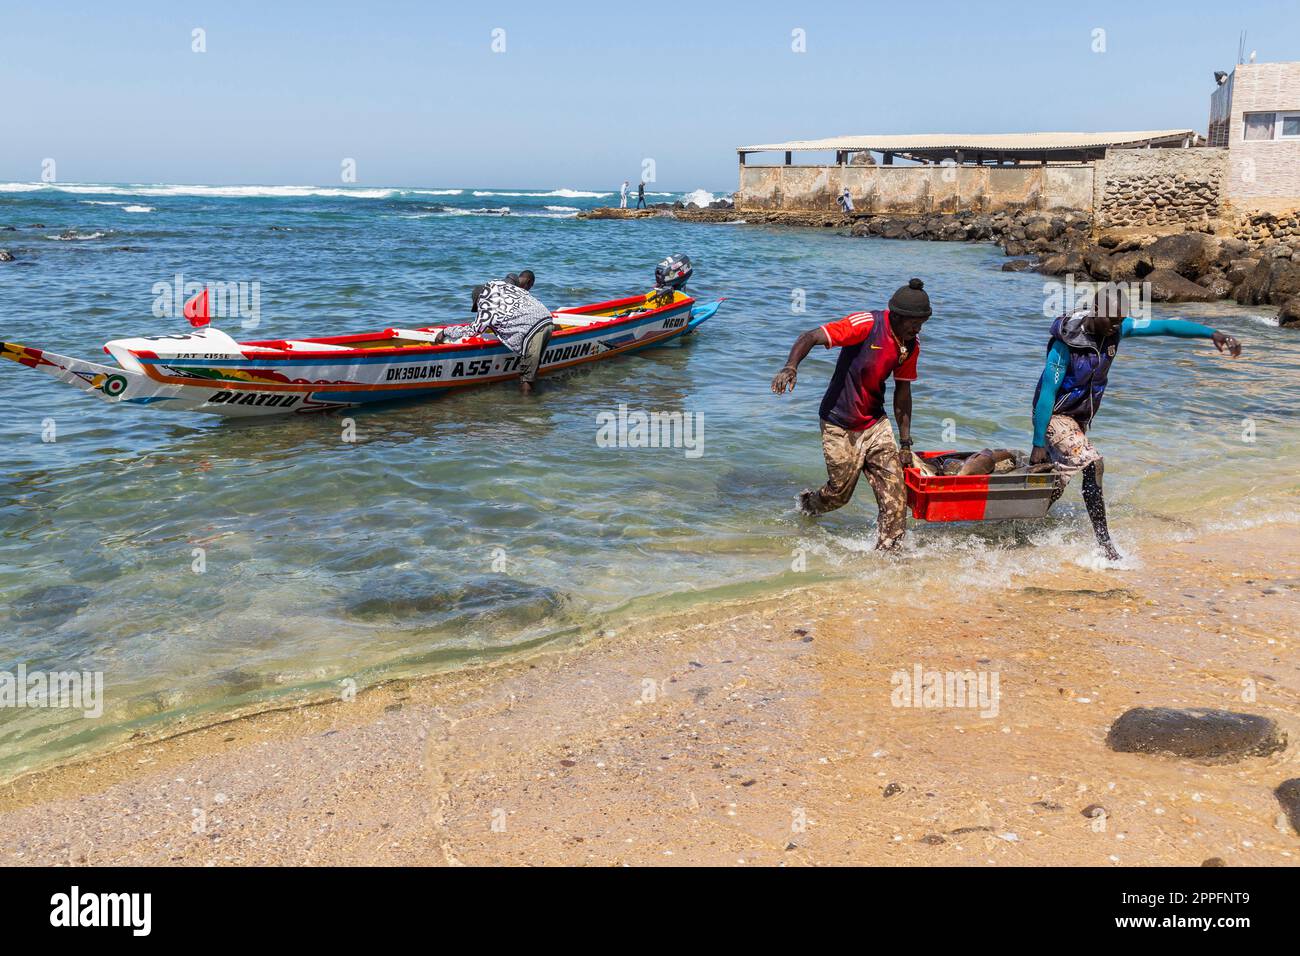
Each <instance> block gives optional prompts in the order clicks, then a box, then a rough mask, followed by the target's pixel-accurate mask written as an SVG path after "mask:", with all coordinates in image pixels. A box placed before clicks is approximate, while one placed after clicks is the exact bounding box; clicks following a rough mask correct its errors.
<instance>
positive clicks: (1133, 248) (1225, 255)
mask: <svg viewBox="0 0 1300 956" xmlns="http://www.w3.org/2000/svg"><path fill="white" fill-rule="evenodd" d="M851 230H852V234H853V235H855V236H880V237H883V238H889V239H895V238H897V239H930V240H941V241H965V242H978V241H984V242H996V243H997V244H998V245H1000V246H1001V247H1002V251H1003V252H1004V253H1006V255H1008V256H1011V257H1013V258H1012V260H1011V261H1009V262H1007V263H1005V264H1004V265H1003V266H1002V269H1003V271H1006V272H1023V271H1034V272H1039V273H1042V274H1044V275H1050V276H1059V277H1062V278H1064V277H1067V276H1068V277H1073V279H1074V280H1075V281H1077V282H1116V283H1142V284H1143V285H1144V286H1146V287H1147V289H1148V290H1149V295H1150V298H1151V301H1154V302H1213V301H1215V300H1218V299H1232V300H1234V301H1236V302H1237V303H1238V304H1239V305H1252V306H1258V305H1275V306H1278V310H1279V312H1278V323H1279V325H1283V326H1285V325H1293V326H1300V213H1295V212H1293V213H1289V214H1287V215H1284V216H1277V215H1274V214H1271V213H1264V214H1258V215H1255V216H1252V217H1250V218H1249V219H1248V220H1246V221H1244V222H1243V223H1240V224H1238V225H1237V226H1236V227H1235V228H1229V227H1225V226H1224V225H1223V224H1222V223H1220V224H1217V226H1216V225H1215V224H1211V223H1206V224H1204V225H1203V226H1201V227H1200V228H1197V229H1177V227H1173V228H1172V229H1170V228H1166V229H1163V230H1154V229H1152V228H1151V227H1136V228H1134V227H1129V228H1119V229H1100V230H1099V229H1097V228H1096V227H1095V225H1094V223H1093V221H1092V219H1091V217H1089V216H1088V215H1087V214H1086V213H1083V212H1079V211H1077V210H1067V211H1061V212H1059V213H1053V214H1045V213H1039V212H1028V211H1016V212H1011V213H996V214H992V215H988V214H976V213H955V214H951V215H934V216H925V217H920V218H916V219H897V218H885V217H880V218H875V217H873V218H871V219H860V220H857V221H855V222H854V223H853V225H852V227H851ZM1224 233H1228V234H1224Z"/></svg>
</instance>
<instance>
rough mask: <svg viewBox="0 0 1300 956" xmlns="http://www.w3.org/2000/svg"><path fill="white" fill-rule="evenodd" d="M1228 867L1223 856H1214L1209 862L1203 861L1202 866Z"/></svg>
mask: <svg viewBox="0 0 1300 956" xmlns="http://www.w3.org/2000/svg"><path fill="white" fill-rule="evenodd" d="M1227 865H1228V864H1226V863H1224V862H1223V857H1221V856H1212V857H1210V858H1209V859H1208V860H1202V861H1201V866H1227Z"/></svg>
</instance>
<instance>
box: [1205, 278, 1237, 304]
mask: <svg viewBox="0 0 1300 956" xmlns="http://www.w3.org/2000/svg"><path fill="white" fill-rule="evenodd" d="M1196 284H1197V285H1199V286H1200V287H1201V288H1202V289H1205V290H1207V291H1208V292H1211V293H1213V295H1214V297H1215V298H1216V299H1226V298H1228V297H1229V296H1231V295H1232V289H1233V286H1234V285H1235V283H1233V282H1232V281H1231V280H1229V279H1228V277H1227V276H1225V275H1224V274H1223V273H1221V272H1209V273H1206V274H1205V275H1203V276H1201V277H1200V278H1199V279H1197V280H1196Z"/></svg>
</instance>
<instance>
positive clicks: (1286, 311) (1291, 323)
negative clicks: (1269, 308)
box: [1277, 295, 1300, 329]
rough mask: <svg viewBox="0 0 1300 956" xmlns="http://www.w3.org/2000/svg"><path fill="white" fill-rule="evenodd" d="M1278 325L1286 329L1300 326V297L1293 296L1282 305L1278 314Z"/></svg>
mask: <svg viewBox="0 0 1300 956" xmlns="http://www.w3.org/2000/svg"><path fill="white" fill-rule="evenodd" d="M1277 324H1278V325H1280V326H1281V327H1282V328H1284V329H1285V328H1293V327H1296V326H1300V295H1293V296H1291V298H1289V299H1287V300H1286V301H1285V302H1283V303H1282V308H1280V309H1278V312H1277Z"/></svg>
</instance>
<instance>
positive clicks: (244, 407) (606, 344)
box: [0, 288, 721, 417]
mask: <svg viewBox="0 0 1300 956" xmlns="http://www.w3.org/2000/svg"><path fill="white" fill-rule="evenodd" d="M720 304H721V302H720V300H719V302H714V303H710V304H708V305H697V304H696V302H695V300H694V299H693V298H691V297H690V296H689V295H687V294H686V293H684V292H682V291H681V290H680V289H662V288H661V289H656V290H655V291H653V292H649V293H646V294H645V295H638V296H631V297H629V298H625V299H616V300H614V301H611V302H599V303H596V304H595V305H585V306H579V307H576V308H570V309H560V310H558V311H557V312H555V313H553V315H554V319H555V324H556V326H557V328H556V330H555V332H554V334H553V335H552V337H551V342H550V345H549V346H548V347H547V350H546V353H545V354H544V355H543V357H542V364H541V369H540V372H539V374H540V375H543V376H545V375H550V374H554V373H555V372H558V371H560V370H561V369H566V368H572V367H573V366H575V365H582V364H584V363H586V362H598V361H602V360H605V359H609V358H613V357H615V356H618V355H623V354H625V353H627V352H633V351H636V350H637V349H642V348H646V347H648V346H652V345H663V344H665V343H667V342H670V341H672V340H674V339H679V338H681V337H682V336H685V335H688V334H690V333H692V332H694V330H695V329H696V328H698V327H699V326H700V324H701V323H703V322H704V321H705V320H706V319H708V318H709V317H710V316H712V315H713V313H714V312H716V311H717V308H718V305H720ZM447 324H451V323H447ZM439 328H441V326H436V325H434V326H425V327H422V328H418V329H397V328H390V329H385V330H384V331H382V332H372V333H363V334H360V335H337V336H328V337H324V338H314V339H275V340H266V341H258V342H236V341H235V340H234V339H233V338H231V337H230V336H229V335H227V334H226V333H225V332H222V331H220V330H218V329H216V328H213V327H212V326H205V327H204V328H201V329H198V330H196V331H194V332H192V333H189V334H185V335H159V336H150V337H145V338H132V339H117V340H115V341H112V342H109V343H108V344H107V345H105V346H104V351H105V352H107V353H108V354H109V355H111V356H112V357H113V359H114V360H116V362H117V364H118V367H117V368H114V367H112V366H108V365H99V364H96V363H94V362H85V361H82V360H80V359H75V358H69V357H68V356H66V355H58V354H56V353H54V352H47V351H45V350H43V349H35V348H28V347H26V346H23V345H18V344H15V343H13V342H3V343H0V357H2V358H7V359H10V360H11V361H14V362H17V363H19V364H20V365H26V366H27V367H28V368H34V369H37V370H39V371H42V372H45V373H47V374H49V375H52V376H53V377H55V378H57V379H59V380H60V381H63V382H67V383H68V384H70V385H75V386H76V387H77V388H80V389H81V390H83V391H86V392H90V393H91V394H92V395H95V396H96V397H98V398H100V399H103V400H104V401H107V402H114V403H123V404H127V405H143V406H148V407H151V408H154V407H156V408H162V409H166V410H169V411H189V412H210V413H212V414H216V415H225V416H229V417H249V416H253V415H279V414H285V413H297V412H313V411H323V410H327V409H332V408H346V407H350V406H356V405H365V404H369V403H371V402H380V401H393V400H397V399H407V398H432V397H437V396H440V395H444V394H446V393H447V392H448V391H450V390H451V389H454V388H464V387H467V386H472V385H486V384H489V383H492V382H501V381H505V380H507V379H512V378H517V377H518V376H519V372H518V365H519V357H518V356H516V355H515V354H514V353H512V352H511V351H510V350H509V349H507V348H506V347H505V346H504V345H502V344H501V343H500V342H498V341H497V340H496V338H495V337H491V336H489V337H485V338H474V339H467V340H465V341H462V342H457V343H444V344H434V343H433V341H432V339H433V338H434V333H436V332H437V331H438V329H439Z"/></svg>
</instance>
